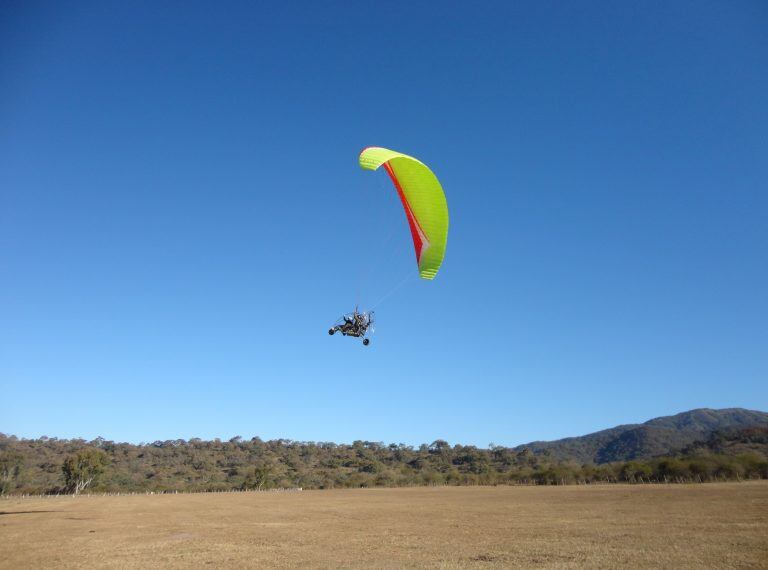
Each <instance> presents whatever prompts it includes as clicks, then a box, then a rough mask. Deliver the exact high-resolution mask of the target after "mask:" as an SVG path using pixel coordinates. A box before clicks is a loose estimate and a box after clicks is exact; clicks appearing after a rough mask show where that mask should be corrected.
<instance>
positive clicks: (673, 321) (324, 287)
mask: <svg viewBox="0 0 768 570" xmlns="http://www.w3.org/2000/svg"><path fill="white" fill-rule="evenodd" d="M767 69H768V4H766V3H765V2H762V1H756V2H706V1H695V2H658V3H654V2H642V3H630V2H619V3H616V2H605V3H589V2H579V3H562V2H555V3H546V2H538V1H535V2H525V3H520V2H514V3H513V2H506V1H505V2H498V3H492V2H483V3H467V2H440V3H433V2H402V3H399V4H398V3H394V4H393V3H381V2H329V3H325V4H322V3H316V2H293V3H284V2H271V3H257V2H243V3H238V2H205V3H203V2H178V3H174V2H162V3H158V2H146V3H141V2H23V1H18V2H3V4H2V6H1V7H0V389H1V391H0V394H1V396H0V431H3V432H5V433H13V434H17V435H19V436H24V437H36V436H39V435H43V434H45V435H48V436H51V437H53V436H57V437H77V436H82V437H85V438H92V437H95V436H97V435H101V436H104V437H106V438H108V439H115V440H122V441H153V440H156V439H167V438H176V437H184V438H188V437H194V436H197V437H202V438H212V437H221V438H229V437H232V436H235V435H241V436H243V437H253V436H255V435H258V436H260V437H262V438H265V439H266V438H279V437H284V438H291V439H298V440H323V441H337V442H350V441H352V440H355V439H367V440H376V441H385V442H405V443H419V442H431V441H433V440H434V439H437V438H444V439H447V440H448V441H450V442H452V443H456V442H461V443H474V444H478V445H483V446H485V445H487V444H488V443H489V442H495V443H497V444H509V445H512V444H519V443H523V442H526V441H530V440H533V439H553V438H558V437H563V436H568V435H576V434H581V433H586V432H590V431H594V430H597V429H601V428H605V427H610V426H613V425H616V424H619V423H628V422H636V421H644V420H647V419H649V418H652V417H656V416H660V415H666V414H671V413H676V412H680V411H684V410H687V409H691V408H696V407H718V408H719V407H731V406H742V407H748V408H752V409H762V410H766V409H768V184H767V183H766V180H768V73H766V70H767ZM368 145H379V146H386V147H390V148H394V149H397V150H400V151H402V152H406V153H409V154H413V155H415V156H417V157H419V158H420V159H422V160H423V161H424V162H426V163H427V164H429V165H430V166H431V167H432V168H433V170H434V171H435V172H436V173H437V175H438V176H439V178H440V179H441V181H442V183H443V186H444V188H445V191H446V194H447V197H448V204H449V208H450V212H451V233H450V236H449V242H448V251H447V256H446V259H445V263H444V265H443V268H442V270H441V272H440V274H439V275H438V278H437V279H436V280H435V281H433V282H425V281H418V280H416V279H414V280H412V281H409V282H407V283H406V285H405V286H403V287H401V288H400V289H398V290H397V291H395V293H394V294H393V295H392V296H390V297H389V298H387V300H386V301H385V302H384V303H382V304H381V305H380V306H379V307H378V308H377V314H378V323H379V326H378V327H377V331H376V335H375V337H374V339H373V343H372V345H371V346H369V347H367V348H364V347H362V346H361V345H360V344H359V342H357V341H354V340H351V339H344V338H339V337H329V336H328V334H327V333H326V331H327V328H328V326H329V325H330V324H331V323H332V322H333V321H334V320H335V319H336V318H337V317H338V316H339V314H340V313H342V312H344V311H347V310H349V309H350V308H351V307H352V305H353V304H354V303H355V301H356V300H357V299H358V286H357V283H358V282H359V281H360V279H359V276H360V275H361V271H365V269H366V268H371V269H372V271H371V277H370V278H369V279H367V284H365V285H364V286H363V287H362V292H361V298H360V300H361V301H362V302H363V303H366V304H371V303H373V302H374V301H375V298H377V297H379V296H381V295H383V294H385V293H386V292H387V291H388V290H389V289H390V288H391V287H392V286H393V285H396V284H397V283H398V282H399V281H400V278H401V276H402V275H403V272H404V271H408V270H412V271H413V272H414V273H415V262H414V257H413V251H412V245H411V244H410V242H409V240H410V237H409V234H408V229H407V225H406V221H405V217H404V216H403V214H402V211H401V210H399V209H398V208H399V206H398V204H397V202H396V195H395V194H394V191H393V190H392V188H391V186H390V185H389V183H388V181H387V179H386V175H385V174H384V173H383V172H377V173H370V172H365V171H362V170H360V169H359V167H358V166H357V154H358V152H359V151H360V149H361V148H363V147H364V146H368ZM366 212H367V213H366ZM363 281H365V280H363Z"/></svg>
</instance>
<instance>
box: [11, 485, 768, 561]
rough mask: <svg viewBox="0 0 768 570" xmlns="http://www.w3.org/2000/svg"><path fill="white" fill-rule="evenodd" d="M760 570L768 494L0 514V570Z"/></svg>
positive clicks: (166, 498)
mask: <svg viewBox="0 0 768 570" xmlns="http://www.w3.org/2000/svg"><path fill="white" fill-rule="evenodd" d="M202 565H209V566H212V567H232V568H235V567H243V566H250V567H264V566H282V567H286V566H287V567H307V566H311V567H378V568H400V567H419V568H422V567H441V568H454V567H455V568H459V567H461V568H464V567H493V566H503V567H522V568H530V567H551V568H577V567H584V566H588V567H605V568H610V567H615V566H617V565H626V566H631V567H643V566H644V567H666V568H681V567H687V568H701V567H708V568H712V567H728V568H768V482H754V483H723V484H707V485H667V486H662V485H653V486H651V485H637V486H623V485H606V486H590V487H585V486H568V487H447V488H410V489H359V490H340V491H304V492H297V493H243V494H200V495H154V496H143V495H142V496H130V497H78V498H64V497H61V498H51V499H25V500H19V499H6V500H0V566H2V567H6V568H20V567H35V568H38V567H119V568H146V567H149V566H163V567H169V566H175V567H178V566H185V567H193V566H194V567H197V566H202Z"/></svg>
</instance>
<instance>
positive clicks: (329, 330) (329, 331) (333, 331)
mask: <svg viewBox="0 0 768 570" xmlns="http://www.w3.org/2000/svg"><path fill="white" fill-rule="evenodd" d="M335 332H336V329H328V334H330V335H332V334H333V333H335Z"/></svg>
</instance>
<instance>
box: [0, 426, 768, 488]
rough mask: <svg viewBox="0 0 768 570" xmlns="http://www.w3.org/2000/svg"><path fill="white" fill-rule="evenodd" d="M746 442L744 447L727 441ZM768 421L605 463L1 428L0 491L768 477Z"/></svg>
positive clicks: (450, 449)
mask: <svg viewBox="0 0 768 570" xmlns="http://www.w3.org/2000/svg"><path fill="white" fill-rule="evenodd" d="M733 441H736V442H737V443H739V442H740V445H741V446H740V447H736V449H738V450H739V451H740V452H739V453H736V454H730V453H724V450H726V449H729V448H733V446H730V447H729V446H728V445H725V443H727V442H733ZM766 450H768V428H752V429H750V430H741V431H740V432H735V433H731V434H715V436H713V437H712V438H710V441H708V442H699V443H698V444H697V445H694V446H689V447H688V448H686V449H684V450H681V451H680V452H679V453H677V454H674V455H669V456H664V457H656V458H652V459H643V460H641V459H637V460H631V461H619V462H612V463H604V464H592V463H579V462H576V461H574V460H567V459H566V460H562V459H556V458H554V457H552V456H551V455H550V454H548V453H547V452H546V451H545V452H542V453H533V452H532V451H530V450H528V449H522V450H515V449H512V448H508V447H502V446H496V445H491V446H490V447H489V448H487V449H482V448H478V447H476V446H472V445H450V444H449V443H448V442H446V441H443V440H437V441H434V442H433V443H431V444H429V445H427V444H424V445H421V446H418V447H414V446H408V445H404V444H390V445H385V444H383V443H380V442H371V441H355V442H354V443H352V444H335V443H324V442H299V441H291V440H284V439H280V440H271V441H262V440H261V439H259V438H253V439H249V440H244V439H242V438H240V437H234V438H232V439H230V440H228V441H222V440H219V439H215V440H213V441H203V440H200V439H190V440H183V439H178V440H168V441H156V442H153V443H149V444H138V445H136V444H131V443H118V442H114V441H108V440H105V439H103V438H96V439H94V440H92V441H85V440H82V439H71V440H66V439H56V438H48V437H41V438H39V439H19V438H16V437H14V436H6V435H2V434H0V493H1V494H10V493H14V494H15V493H30V494H50V493H80V492H83V491H92V492H147V491H154V492H174V491H184V492H190V491H193V492H194V491H226V490H246V489H256V490H259V489H270V488H278V487H302V488H304V489H333V488H350V487H400V486H413V485H506V484H512V485H514V484H536V485H564V484H589V483H664V482H667V483H678V482H706V481H724V480H742V479H768V458H767V455H768V454H766Z"/></svg>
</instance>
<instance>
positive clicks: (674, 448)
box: [515, 408, 768, 464]
mask: <svg viewBox="0 0 768 570" xmlns="http://www.w3.org/2000/svg"><path fill="white" fill-rule="evenodd" d="M764 426H768V413H765V412H758V411H753V410H745V409H743V408H727V409H723V410H711V409H708V408H702V409H698V410H691V411H689V412H683V413H681V414H677V415H674V416H664V417H660V418H655V419H652V420H649V421H647V422H645V423H642V424H627V425H622V426H617V427H614V428H610V429H606V430H602V431H598V432H595V433H591V434H588V435H583V436H580V437H568V438H565V439H559V440H556V441H534V442H531V443H527V444H525V445H520V446H518V447H516V448H515V450H516V451H522V450H523V449H529V450H531V451H533V452H534V453H536V454H539V453H547V454H548V455H550V456H551V457H553V458H555V459H559V460H568V459H571V460H575V461H578V462H580V463H598V464H600V463H611V462H613V461H628V460H632V459H650V458H652V457H659V456H662V455H675V454H677V453H678V452H680V451H681V450H682V449H683V448H685V447H686V446H689V445H691V444H693V443H694V442H696V441H703V440H707V439H709V438H710V437H711V436H712V434H714V433H715V432H726V431H733V430H739V429H743V428H749V427H764Z"/></svg>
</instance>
